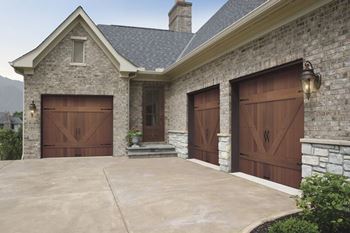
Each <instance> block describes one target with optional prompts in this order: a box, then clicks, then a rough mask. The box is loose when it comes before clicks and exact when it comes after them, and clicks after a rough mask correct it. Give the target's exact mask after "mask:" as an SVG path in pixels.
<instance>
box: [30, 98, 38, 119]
mask: <svg viewBox="0 0 350 233" xmlns="http://www.w3.org/2000/svg"><path fill="white" fill-rule="evenodd" d="M29 111H30V115H31V116H32V117H33V116H34V114H35V112H36V105H35V103H34V100H33V101H32V103H31V104H30V105H29Z"/></svg>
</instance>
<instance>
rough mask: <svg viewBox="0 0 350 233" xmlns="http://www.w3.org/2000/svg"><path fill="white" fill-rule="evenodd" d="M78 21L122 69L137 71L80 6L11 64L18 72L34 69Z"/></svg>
mask: <svg viewBox="0 0 350 233" xmlns="http://www.w3.org/2000/svg"><path fill="white" fill-rule="evenodd" d="M77 23H82V24H84V25H85V26H86V29H90V30H88V31H89V33H90V34H91V35H92V38H93V39H95V40H96V42H100V43H99V44H100V45H102V46H104V51H105V52H107V53H109V54H110V55H111V56H110V57H112V58H114V59H115V61H116V63H117V65H118V66H119V67H118V68H119V69H120V71H127V72H128V71H130V72H135V71H136V70H137V68H136V66H135V65H133V64H132V63H131V62H130V61H128V60H127V59H125V58H124V57H123V56H121V55H120V54H119V53H118V52H117V51H116V50H115V49H114V48H113V47H112V45H111V44H110V43H109V42H108V40H107V39H106V38H105V37H104V35H103V34H102V32H101V31H100V30H99V29H98V28H97V26H96V25H95V23H94V22H93V21H92V20H91V18H90V17H89V16H88V15H87V14H86V12H85V11H84V10H83V8H82V7H78V8H77V9H76V10H75V11H74V12H73V13H72V14H71V15H70V16H68V18H67V19H66V20H65V21H63V23H61V24H60V25H59V26H58V27H57V28H56V29H55V31H54V32H53V33H51V34H50V35H49V36H48V37H47V38H46V39H45V40H44V41H43V42H42V43H41V44H40V45H39V46H38V47H36V48H35V49H33V50H32V51H30V52H28V53H27V54H25V55H23V56H21V57H19V58H17V59H16V60H14V61H13V62H10V64H11V66H13V67H14V68H15V70H16V71H17V72H20V73H24V72H26V70H32V69H33V68H35V66H36V65H37V64H38V63H39V62H40V61H41V59H42V58H43V57H44V55H45V54H47V53H48V52H49V51H50V49H52V48H53V47H54V46H55V45H56V44H57V43H58V42H59V41H60V39H62V38H63V37H64V36H65V35H66V34H67V33H68V32H69V31H70V29H72V28H73V27H74V26H75V25H77Z"/></svg>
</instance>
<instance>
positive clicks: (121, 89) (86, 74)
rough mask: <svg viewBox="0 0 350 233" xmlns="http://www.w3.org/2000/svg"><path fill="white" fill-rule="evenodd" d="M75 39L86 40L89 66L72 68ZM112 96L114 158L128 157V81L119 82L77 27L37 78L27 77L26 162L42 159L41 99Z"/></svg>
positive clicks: (111, 67)
mask: <svg viewBox="0 0 350 233" xmlns="http://www.w3.org/2000/svg"><path fill="white" fill-rule="evenodd" d="M72 36H82V37H87V41H86V42H85V61H86V66H72V65H70V62H71V56H72V51H73V42H72V40H71V37H72ZM43 94H64V95H109V96H113V97H114V98H113V105H114V110H113V154H114V155H115V156H119V155H125V154H126V145H127V144H126V139H125V136H126V134H127V131H128V126H129V119H128V110H129V81H128V80H125V79H122V78H120V74H119V71H118V69H117V68H116V67H115V66H114V65H113V64H112V63H111V62H110V60H109V59H108V57H107V56H106V55H105V54H104V52H103V51H102V50H101V48H100V47H99V46H98V45H97V44H96V43H95V42H94V41H93V39H92V38H91V37H90V36H89V34H88V33H87V32H86V31H85V30H84V28H83V27H82V26H81V25H80V24H78V25H77V26H76V27H75V28H74V29H73V30H72V31H71V32H69V33H68V35H67V36H65V38H64V39H63V40H62V41H61V42H59V44H58V45H57V46H56V47H55V48H54V49H53V50H52V51H51V52H50V53H49V54H48V55H47V56H46V57H45V58H44V59H43V60H42V61H41V62H40V64H39V65H38V66H37V67H36V68H35V71H34V75H32V76H25V77H24V138H23V149H24V150H23V158H24V159H28V158H40V156H41V142H40V140H41V125H40V123H41V95H43ZM32 100H34V101H35V104H36V106H37V113H36V114H35V116H34V117H31V115H30V112H29V105H30V103H31V101H32Z"/></svg>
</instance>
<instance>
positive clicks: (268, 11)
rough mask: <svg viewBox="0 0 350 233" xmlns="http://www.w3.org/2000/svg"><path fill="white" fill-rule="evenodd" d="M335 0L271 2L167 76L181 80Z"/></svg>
mask: <svg viewBox="0 0 350 233" xmlns="http://www.w3.org/2000/svg"><path fill="white" fill-rule="evenodd" d="M331 1H332V0H319V1H304V0H269V1H267V2H265V3H264V4H262V5H261V6H259V7H257V8H256V9H255V10H253V11H252V12H250V13H249V14H247V15H246V16H244V17H243V18H241V19H240V20H238V21H236V22H235V23H233V24H232V25H231V26H229V27H227V28H226V29H224V30H223V31H221V32H220V33H218V34H217V35H216V36H214V37H213V38H211V39H210V40H208V41H207V42H205V43H204V44H202V45H201V46H199V47H198V48H196V49H194V50H193V51H191V52H190V53H188V54H186V55H185V56H184V57H182V58H181V59H179V60H178V61H176V62H175V63H174V64H172V65H171V66H169V67H168V68H166V69H165V71H164V72H163V75H166V76H169V77H171V78H172V79H174V78H177V77H179V76H181V75H183V74H185V73H188V72H189V71H191V70H194V69H196V68H198V67H200V66H202V65H203V64H206V63H208V62H210V61H212V60H214V59H216V58H218V57H220V56H222V55H224V54H227V53H229V52H231V51H233V50H234V49H236V48H238V47H240V46H242V45H244V44H246V43H248V42H250V41H252V40H254V39H257V38H259V37H261V36H262V35H264V34H266V33H268V32H270V31H272V30H274V29H276V28H278V27H280V26H282V25H284V24H287V23H288V22H291V21H292V20H294V19H296V18H298V17H300V16H302V15H305V14H307V13H309V12H311V11H312V10H315V9H317V8H319V7H321V6H323V5H325V4H327V3H329V2H331Z"/></svg>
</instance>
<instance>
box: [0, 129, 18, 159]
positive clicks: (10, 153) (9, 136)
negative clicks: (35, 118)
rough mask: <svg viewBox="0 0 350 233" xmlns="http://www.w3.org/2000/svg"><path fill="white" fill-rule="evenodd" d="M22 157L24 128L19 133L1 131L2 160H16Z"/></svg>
mask: <svg viewBox="0 0 350 233" xmlns="http://www.w3.org/2000/svg"><path fill="white" fill-rule="evenodd" d="M21 156H22V127H21V128H20V129H19V130H18V132H14V131H12V130H9V129H0V160H16V159H21Z"/></svg>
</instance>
